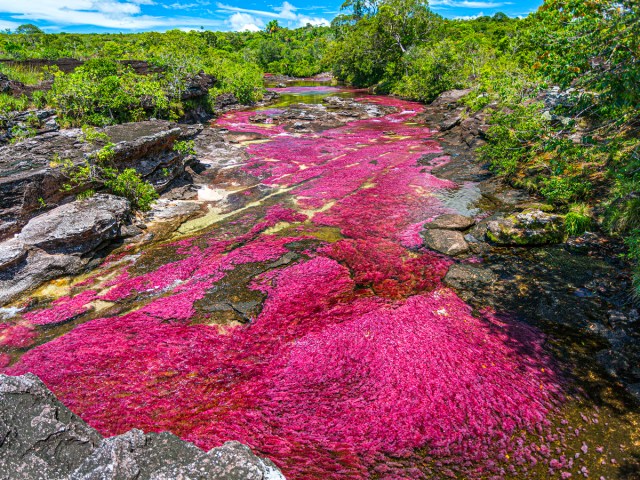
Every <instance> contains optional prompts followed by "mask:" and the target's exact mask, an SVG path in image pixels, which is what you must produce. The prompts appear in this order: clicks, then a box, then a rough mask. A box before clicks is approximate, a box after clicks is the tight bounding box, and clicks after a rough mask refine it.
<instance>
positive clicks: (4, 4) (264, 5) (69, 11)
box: [0, 0, 542, 33]
mask: <svg viewBox="0 0 640 480" xmlns="http://www.w3.org/2000/svg"><path fill="white" fill-rule="evenodd" d="M342 2H343V0H290V1H289V0H287V1H282V3H279V2H278V0H244V1H243V0H220V1H217V0H0V29H7V28H8V29H15V28H16V27H18V26H19V25H21V24H24V23H32V24H34V25H37V26H39V27H40V28H42V29H43V30H45V31H46V32H49V33H55V32H79V33H87V32H125V33H128V32H139V31H148V30H155V31H165V30H170V29H174V28H180V29H183V30H191V29H200V28H202V27H203V28H205V29H207V30H221V31H226V30H235V31H241V30H259V29H262V28H264V26H265V25H266V24H267V22H269V21H270V20H273V19H275V20H278V23H279V24H280V25H282V26H285V27H288V28H297V27H301V26H304V25H306V24H307V23H311V24H313V25H328V24H329V22H330V21H331V19H332V18H334V17H335V16H336V15H338V13H339V11H340V5H341V4H342ZM429 4H430V5H431V8H432V9H433V10H434V11H435V12H437V13H439V14H440V15H443V16H444V17H447V18H472V17H474V16H481V15H492V14H494V13H496V12H504V13H506V14H507V15H510V16H525V15H527V14H528V13H530V12H533V11H535V10H536V9H537V7H538V6H540V5H541V4H542V0H520V1H518V0H511V1H502V0H486V1H471V0H432V1H430V2H429Z"/></svg>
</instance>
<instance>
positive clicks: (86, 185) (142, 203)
mask: <svg viewBox="0 0 640 480" xmlns="http://www.w3.org/2000/svg"><path fill="white" fill-rule="evenodd" d="M114 147H115V145H114V144H113V143H107V144H106V145H105V146H104V147H102V148H101V149H100V150H98V151H97V152H96V153H95V154H94V155H92V157H91V158H89V159H88V160H85V161H84V162H82V163H80V164H74V163H73V162H72V161H71V160H69V159H64V160H60V158H59V157H58V158H54V160H53V161H52V165H57V164H60V165H61V167H62V171H63V173H64V174H65V175H66V177H67V179H68V181H67V182H66V183H65V184H64V185H63V187H62V189H63V191H67V192H71V191H78V190H79V191H80V193H78V194H77V198H79V199H83V198H88V197H91V196H92V195H94V194H95V191H96V189H97V188H104V189H106V190H107V191H108V192H110V193H112V194H114V195H118V196H121V197H124V198H127V199H128V200H129V201H130V202H131V205H132V207H133V208H134V209H137V210H140V211H147V210H149V209H150V208H151V205H152V204H153V202H154V201H155V200H156V199H157V198H158V193H157V192H156V190H155V188H154V187H153V185H151V184H150V183H149V182H147V181H145V180H144V179H143V178H142V177H141V176H140V174H139V173H138V172H137V171H136V170H135V169H134V168H126V169H124V170H122V171H119V170H118V169H117V168H115V166H114V165H113V159H114V156H115V149H114Z"/></svg>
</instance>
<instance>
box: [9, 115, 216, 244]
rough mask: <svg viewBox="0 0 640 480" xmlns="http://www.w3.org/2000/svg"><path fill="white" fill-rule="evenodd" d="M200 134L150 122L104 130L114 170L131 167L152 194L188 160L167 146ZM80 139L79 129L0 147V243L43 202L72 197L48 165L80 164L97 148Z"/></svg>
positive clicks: (62, 178)
mask: <svg viewBox="0 0 640 480" xmlns="http://www.w3.org/2000/svg"><path fill="white" fill-rule="evenodd" d="M202 129H203V127H202V126H201V125H200V126H177V125H176V124H174V123H171V122H167V121H161V120H154V121H147V122H138V123H129V124H123V125H116V126H112V127H108V128H106V129H105V130H104V131H105V133H106V134H107V135H109V137H111V139H112V141H113V142H114V143H116V147H115V151H116V156H115V158H114V163H115V164H116V166H117V167H118V168H120V169H124V168H135V169H136V170H137V171H138V173H140V174H141V175H142V176H143V177H144V179H145V180H147V181H149V182H151V183H152V184H153V185H154V187H155V188H156V190H157V191H163V190H164V189H166V188H167V187H168V186H169V185H170V184H171V183H172V182H173V181H174V179H176V178H177V177H179V176H181V175H183V174H184V169H185V166H186V165H187V164H188V162H189V161H190V159H188V158H184V157H183V156H181V155H179V154H178V153H177V152H174V151H173V143H174V142H175V141H176V140H184V139H188V138H192V137H193V136H194V135H196V134H198V133H199V132H200V131H201V130H202ZM81 135H82V132H81V131H80V130H79V129H72V130H63V131H60V132H50V133H45V134H42V135H38V136H37V137H34V138H31V139H29V140H27V141H24V142H21V143H18V144H16V145H7V146H3V147H0V240H1V239H4V238H8V237H9V236H10V235H11V234H13V233H17V232H19V231H20V228H21V227H22V226H23V225H25V224H26V223H27V221H28V220H29V219H30V218H31V217H32V216H33V215H34V214H37V213H38V212H40V211H41V210H42V204H43V203H44V204H46V205H47V206H55V205H59V204H62V203H65V202H66V201H68V200H69V199H70V198H72V197H73V195H75V194H76V193H78V191H71V192H66V191H63V190H62V188H61V187H62V185H63V184H64V183H65V182H67V181H68V179H67V178H66V177H65V176H64V175H63V174H62V172H61V171H60V169H59V168H55V167H54V164H53V163H52V162H53V160H54V159H55V158H59V159H68V160H70V161H71V162H73V163H76V164H77V163H81V162H83V161H85V158H86V156H87V155H90V154H91V153H92V152H94V151H95V150H97V149H99V148H100V147H101V145H100V144H99V143H98V144H95V145H93V144H90V143H87V142H83V141H81ZM46 208H49V207H46Z"/></svg>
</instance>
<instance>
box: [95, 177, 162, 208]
mask: <svg viewBox="0 0 640 480" xmlns="http://www.w3.org/2000/svg"><path fill="white" fill-rule="evenodd" d="M104 186H105V187H106V188H107V189H108V190H109V191H111V193H113V194H115V195H119V196H121V197H125V198H127V199H129V201H130V202H131V205H132V206H133V207H134V208H136V209H138V210H141V211H143V212H145V211H147V210H150V209H151V205H152V204H153V202H155V201H156V199H157V198H158V193H157V192H156V190H155V189H154V188H153V185H151V184H150V183H149V182H145V181H144V180H143V179H142V178H141V177H140V174H139V173H138V172H136V170H135V169H134V168H126V169H125V170H123V171H122V172H120V173H117V174H116V173H110V174H109V175H108V178H107V179H106V180H105V182H104Z"/></svg>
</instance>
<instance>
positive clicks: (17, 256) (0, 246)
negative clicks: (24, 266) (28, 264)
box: [0, 238, 27, 270]
mask: <svg viewBox="0 0 640 480" xmlns="http://www.w3.org/2000/svg"><path fill="white" fill-rule="evenodd" d="M26 257H27V250H26V248H25V245H24V243H22V242H21V241H20V240H18V239H15V238H12V239H11V240H7V241H6V242H2V243H0V270H1V269H4V268H7V267H10V266H12V265H15V264H16V263H18V262H21V261H22V260H24V259H25V258H26Z"/></svg>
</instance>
